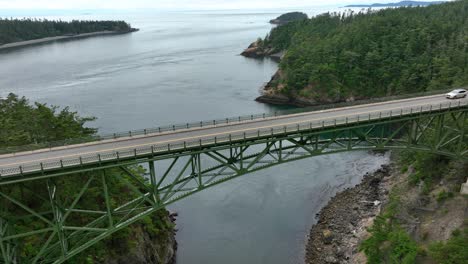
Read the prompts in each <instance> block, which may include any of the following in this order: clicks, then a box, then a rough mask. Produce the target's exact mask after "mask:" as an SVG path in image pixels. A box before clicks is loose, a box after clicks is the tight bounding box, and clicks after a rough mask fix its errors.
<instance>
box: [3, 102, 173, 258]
mask: <svg viewBox="0 0 468 264" xmlns="http://www.w3.org/2000/svg"><path fill="white" fill-rule="evenodd" d="M92 120H94V118H89V117H86V118H84V117H80V116H79V115H78V114H77V113H76V112H72V111H70V110H69V109H68V108H61V109H59V108H58V107H54V106H48V105H45V104H40V103H35V104H31V103H30V102H29V100H27V99H26V98H24V97H22V98H20V97H18V96H16V95H14V94H10V95H9V96H8V97H7V98H5V99H0V128H1V129H0V150H1V149H2V148H4V147H11V146H15V145H26V144H32V143H34V144H40V143H44V142H47V141H54V140H65V139H73V138H82V137H88V136H91V135H94V134H95V133H96V132H97V130H96V129H94V128H90V127H87V126H86V123H87V122H89V121H92ZM129 169H130V170H132V172H133V173H134V174H135V176H136V177H139V178H140V181H141V182H145V180H146V179H145V178H144V177H143V176H142V175H143V173H144V169H143V168H141V167H129ZM105 173H106V175H107V188H108V190H107V191H108V193H109V194H110V201H109V203H110V204H111V205H114V206H115V205H119V204H122V203H123V202H126V201H130V200H132V199H135V197H138V195H139V194H138V191H140V192H143V190H141V189H138V188H137V187H133V188H136V189H138V191H135V190H134V189H132V188H131V186H135V185H136V184H135V183H133V182H132V179H131V178H130V177H129V176H128V175H126V174H124V173H123V172H122V171H119V170H118V169H106V171H105ZM100 175H101V176H102V172H87V174H86V175H84V174H72V175H67V176H61V177H57V178H55V179H54V180H53V182H54V183H55V184H56V185H57V186H59V187H58V188H57V191H56V193H55V195H56V196H57V197H58V198H57V199H58V200H60V201H64V203H65V204H66V205H69V204H70V203H71V201H73V199H75V197H77V196H78V195H79V193H80V192H81V188H83V186H85V185H86V184H89V188H88V189H87V191H86V192H84V193H83V195H82V196H81V198H80V200H79V203H78V204H77V208H81V209H92V210H95V211H99V210H101V209H100V208H103V207H104V206H105V199H104V198H103V196H102V189H101V188H102V187H101V182H100V181H99V180H97V179H99V177H100ZM85 176H86V177H85ZM90 177H94V178H95V180H92V181H89V182H87V181H88V179H89V178H90ZM47 184H48V183H47V179H45V180H42V179H41V180H35V181H29V182H25V183H23V184H14V185H7V186H0V191H1V192H2V194H6V195H8V196H9V197H12V198H13V199H15V200H17V201H21V202H22V203H23V204H26V205H28V207H29V208H30V209H32V210H34V211H36V212H45V213H43V214H42V216H43V217H45V218H47V219H52V218H53V214H52V211H51V209H50V205H49V203H47V202H42V199H45V201H47V200H48V199H49V193H48V190H47V187H46V186H47ZM2 198H3V197H2ZM0 200H1V202H2V203H1V207H0V220H2V221H3V220H5V221H6V222H8V223H11V224H12V225H14V226H15V230H20V231H22V232H23V233H26V232H27V231H36V230H38V229H41V228H45V227H46V226H45V222H44V221H42V220H41V219H40V218H37V217H31V216H30V215H29V214H28V212H27V211H25V210H24V208H22V207H19V206H17V205H16V204H13V203H11V202H8V201H7V200H5V199H4V200H2V199H0ZM168 215H169V213H168V212H167V211H166V210H159V211H158V212H156V213H154V214H153V215H151V216H147V217H144V218H142V219H141V220H140V221H139V222H137V223H136V224H133V225H132V226H130V227H128V228H126V229H123V230H120V231H118V232H117V233H115V234H114V235H112V236H111V237H109V238H107V239H105V240H103V241H101V242H99V243H98V244H96V245H94V246H92V247H91V248H89V249H87V250H85V251H84V252H82V253H81V254H79V255H78V256H76V257H74V258H73V259H71V260H69V261H67V263H71V264H75V263H76V264H82V263H129V262H128V259H129V258H132V257H135V256H136V257H137V258H145V257H148V256H149V255H150V254H151V255H152V256H157V257H155V258H157V259H155V260H154V263H163V259H165V258H167V256H165V255H164V254H165V253H166V252H170V251H171V250H168V248H170V247H172V244H171V242H170V241H171V240H172V239H173V238H171V237H172V235H173V232H174V231H173V228H174V225H173V223H172V222H171V221H170V220H169V217H168ZM93 216H94V215H92V214H90V215H89V216H86V215H83V214H75V215H73V214H72V217H69V218H68V219H67V224H68V225H71V226H84V225H85V224H87V223H89V222H90V221H92V220H94V218H91V217H93ZM48 234H49V233H48ZM49 235H50V234H49ZM47 237H48V236H45V235H42V234H39V235H30V236H26V237H22V238H21V239H19V240H18V247H17V253H18V254H17V257H18V259H17V260H18V263H29V262H27V261H28V260H30V259H32V258H34V257H35V256H36V255H37V254H38V252H40V250H41V248H42V246H43V245H44V243H45V240H46V239H47ZM145 241H146V242H145ZM153 244H154V246H152V245H153ZM154 248H157V249H154ZM153 249H154V250H153ZM141 250H145V251H144V252H146V254H147V255H148V256H142V254H141ZM149 251H152V252H149ZM1 255H2V253H1V252H0V256H1ZM0 262H1V261H0ZM135 263H141V262H135Z"/></svg>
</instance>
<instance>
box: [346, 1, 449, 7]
mask: <svg viewBox="0 0 468 264" xmlns="http://www.w3.org/2000/svg"><path fill="white" fill-rule="evenodd" d="M442 3H445V1H426V2H423V1H400V2H397V3H384V4H381V3H375V4H371V5H363V4H356V5H347V6H345V7H400V6H429V5H437V4H442Z"/></svg>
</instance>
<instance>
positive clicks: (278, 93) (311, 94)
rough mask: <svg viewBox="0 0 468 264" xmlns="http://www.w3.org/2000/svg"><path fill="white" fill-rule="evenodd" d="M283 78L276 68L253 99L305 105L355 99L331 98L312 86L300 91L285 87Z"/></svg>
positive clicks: (352, 98)
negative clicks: (259, 93) (260, 91)
mask: <svg viewBox="0 0 468 264" xmlns="http://www.w3.org/2000/svg"><path fill="white" fill-rule="evenodd" d="M284 79H285V76H284V73H283V71H282V70H281V69H280V70H278V71H277V72H276V73H275V74H274V75H273V77H272V78H271V80H270V81H269V82H268V83H267V84H266V85H265V86H264V87H263V89H262V95H261V96H259V97H257V98H256V99H255V101H257V102H261V103H267V104H277V105H294V106H298V107H306V106H316V105H320V104H330V103H338V102H352V101H354V100H355V99H356V98H355V97H353V96H349V97H347V98H340V97H334V98H332V97H330V96H328V95H327V94H325V93H322V94H320V93H317V91H315V90H314V87H313V86H308V87H305V88H304V89H303V90H301V91H295V90H290V89H287V88H286V86H285V84H284Z"/></svg>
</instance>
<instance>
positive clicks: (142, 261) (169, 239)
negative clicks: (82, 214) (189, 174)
mask: <svg viewBox="0 0 468 264" xmlns="http://www.w3.org/2000/svg"><path fill="white" fill-rule="evenodd" d="M161 215H163V216H162V217H161ZM152 220H153V221H157V222H159V223H164V224H163V225H165V226H166V228H165V229H161V230H158V231H156V232H155V231H154V230H149V227H148V225H147V223H138V224H136V225H134V226H132V227H131V228H130V232H129V234H126V235H123V237H119V234H116V236H115V237H113V238H110V240H108V241H106V244H107V247H108V248H112V249H113V250H112V251H113V252H108V255H107V256H106V258H105V259H104V260H101V261H99V262H100V263H104V264H174V263H176V250H177V241H176V239H175V229H174V228H173V225H174V222H175V217H174V215H169V213H168V212H167V211H164V212H163V213H160V212H158V213H157V214H156V215H155V216H153V217H152ZM128 241H130V242H128Z"/></svg>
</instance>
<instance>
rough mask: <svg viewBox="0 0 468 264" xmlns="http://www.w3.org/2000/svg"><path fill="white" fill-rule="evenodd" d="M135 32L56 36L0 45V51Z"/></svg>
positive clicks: (134, 30) (132, 30) (100, 32)
mask: <svg viewBox="0 0 468 264" xmlns="http://www.w3.org/2000/svg"><path fill="white" fill-rule="evenodd" d="M137 31H139V29H137V28H132V29H130V30H126V31H99V32H93V33H85V34H78V35H70V36H57V37H49V38H41V39H34V40H27V41H20V42H14V43H9V44H4V45H0V51H3V50H11V49H18V48H23V47H29V46H34V45H41V44H47V43H51V42H56V41H67V40H77V39H84V38H90V37H98V36H113V35H122V34H128V33H133V32H137Z"/></svg>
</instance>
